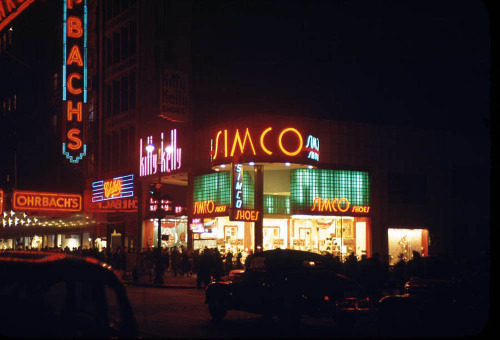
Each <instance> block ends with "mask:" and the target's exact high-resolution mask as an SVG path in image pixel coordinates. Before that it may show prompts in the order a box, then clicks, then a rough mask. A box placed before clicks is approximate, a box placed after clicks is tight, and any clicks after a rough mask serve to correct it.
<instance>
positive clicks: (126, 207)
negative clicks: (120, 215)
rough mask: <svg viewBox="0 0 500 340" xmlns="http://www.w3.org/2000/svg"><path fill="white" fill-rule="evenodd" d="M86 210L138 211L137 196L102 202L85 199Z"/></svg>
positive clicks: (104, 211)
mask: <svg viewBox="0 0 500 340" xmlns="http://www.w3.org/2000/svg"><path fill="white" fill-rule="evenodd" d="M85 211H88V212H103V213H106V212H134V213H135V212H137V211H138V201H137V197H132V198H123V199H114V200H107V201H100V202H95V203H94V202H92V199H91V198H90V197H89V198H86V199H85Z"/></svg>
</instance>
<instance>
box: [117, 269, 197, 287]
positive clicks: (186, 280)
mask: <svg viewBox="0 0 500 340" xmlns="http://www.w3.org/2000/svg"><path fill="white" fill-rule="evenodd" d="M153 280H154V273H153V274H152V275H151V277H150V275H149V274H141V275H140V276H139V280H138V281H134V280H133V278H132V277H131V276H130V277H124V278H122V280H121V281H122V282H123V284H125V285H131V286H142V287H157V288H178V289H186V288H196V274H193V275H191V277H187V276H186V275H184V276H180V275H177V276H174V275H173V274H172V273H171V272H165V274H164V275H163V283H161V284H157V283H154V282H153Z"/></svg>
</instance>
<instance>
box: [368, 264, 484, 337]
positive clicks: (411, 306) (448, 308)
mask: <svg viewBox="0 0 500 340" xmlns="http://www.w3.org/2000/svg"><path fill="white" fill-rule="evenodd" d="M475 266H476V267H477V266H478V264H475ZM419 267H420V269H421V270H420V271H419V273H418V276H414V277H412V278H411V279H410V280H409V281H408V282H406V284H405V286H404V289H403V292H402V294H399V295H389V296H385V297H383V298H382V299H381V300H380V302H379V304H378V319H379V325H380V330H381V332H382V334H384V335H388V336H398V337H399V336H409V335H411V336H418V337H430V336H433V337H436V336H438V337H463V336H470V335H475V334H478V333H479V332H480V331H481V330H482V327H484V325H485V320H486V319H487V313H488V309H489V308H488V298H487V296H488V292H487V290H488V284H487V282H486V284H485V282H484V280H481V279H480V278H479V277H477V276H472V275H463V273H462V274H461V275H457V273H459V272H460V270H457V268H454V264H453V263H452V262H451V261H448V260H443V259H440V258H432V257H429V258H422V259H420V263H419ZM461 269H463V268H461ZM481 281H483V282H481Z"/></svg>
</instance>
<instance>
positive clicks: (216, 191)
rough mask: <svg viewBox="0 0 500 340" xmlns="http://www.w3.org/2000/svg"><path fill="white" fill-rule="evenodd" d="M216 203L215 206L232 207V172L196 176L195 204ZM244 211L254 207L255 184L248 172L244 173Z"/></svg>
mask: <svg viewBox="0 0 500 340" xmlns="http://www.w3.org/2000/svg"><path fill="white" fill-rule="evenodd" d="M210 200H211V201H214V203H215V205H227V206H230V205H231V172H230V171H219V172H214V173H211V174H207V175H202V176H196V177H195V178H194V181H193V203H194V202H204V201H210ZM242 207H243V208H244V209H253V207H254V184H253V180H252V177H251V176H250V174H249V173H248V172H247V171H244V172H243V205H242Z"/></svg>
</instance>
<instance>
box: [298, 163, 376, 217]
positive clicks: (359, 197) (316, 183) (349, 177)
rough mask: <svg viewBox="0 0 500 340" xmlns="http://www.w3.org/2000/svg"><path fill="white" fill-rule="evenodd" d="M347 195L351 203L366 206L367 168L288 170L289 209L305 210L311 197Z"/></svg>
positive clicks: (367, 201)
mask: <svg viewBox="0 0 500 340" xmlns="http://www.w3.org/2000/svg"><path fill="white" fill-rule="evenodd" d="M317 197H321V198H322V199H326V198H328V199H334V198H347V200H348V201H349V203H350V204H351V205H363V206H369V205H370V175H369V172H367V171H354V170H330V169H294V170H292V171H291V172H290V206H291V207H290V208H291V210H292V211H308V210H310V208H311V207H312V205H313V202H314V199H315V198H317Z"/></svg>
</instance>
